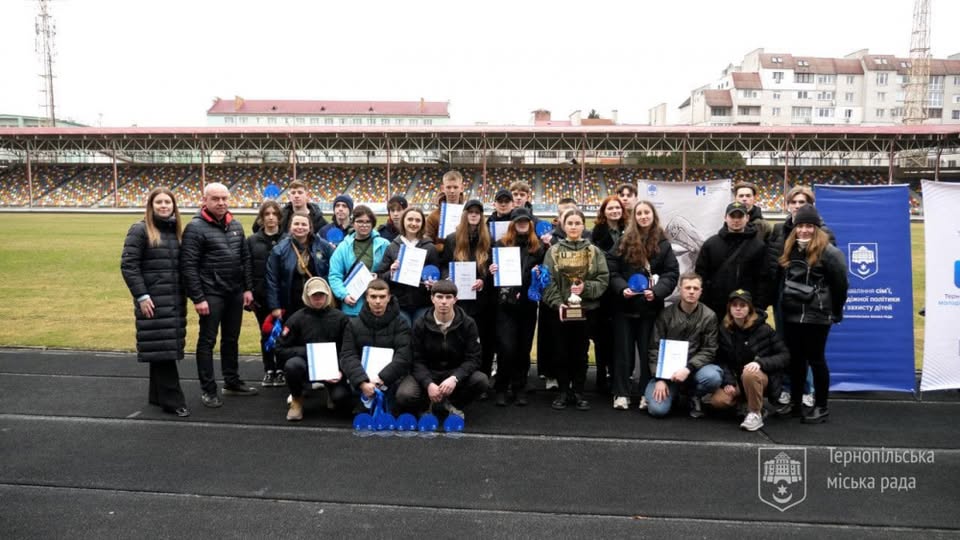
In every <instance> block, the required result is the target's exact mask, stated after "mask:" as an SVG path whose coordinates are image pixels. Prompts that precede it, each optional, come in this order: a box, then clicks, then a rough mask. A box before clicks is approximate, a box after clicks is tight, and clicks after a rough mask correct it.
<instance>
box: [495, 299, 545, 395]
mask: <svg viewBox="0 0 960 540" xmlns="http://www.w3.org/2000/svg"><path fill="white" fill-rule="evenodd" d="M536 328H537V305H536V304H533V303H531V302H521V303H519V304H513V305H506V304H501V305H499V306H497V378H496V381H495V382H494V385H493V388H494V390H495V391H497V392H505V391H506V390H507V388H508V387H509V388H513V389H514V390H515V391H516V390H522V389H523V388H524V387H526V385H527V374H528V373H529V372H530V348H531V347H533V334H534V332H535V331H536Z"/></svg>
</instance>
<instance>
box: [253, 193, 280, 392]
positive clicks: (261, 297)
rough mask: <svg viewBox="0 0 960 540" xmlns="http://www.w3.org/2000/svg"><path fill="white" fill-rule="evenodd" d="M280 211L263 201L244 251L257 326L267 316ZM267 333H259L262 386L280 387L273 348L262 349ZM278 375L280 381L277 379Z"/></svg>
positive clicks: (265, 342)
mask: <svg viewBox="0 0 960 540" xmlns="http://www.w3.org/2000/svg"><path fill="white" fill-rule="evenodd" d="M281 213H282V210H281V208H280V205H279V204H277V202H276V201H263V203H261V204H260V211H259V212H258V213H257V220H256V222H255V225H254V229H256V230H257V232H255V233H253V234H252V235H250V236H248V237H247V251H248V252H249V253H250V258H249V264H250V273H251V274H252V275H253V312H254V314H255V315H256V316H257V326H258V327H261V328H262V327H263V322H264V321H265V320H267V317H268V316H269V315H270V308H269V306H267V260H268V259H269V258H270V252H271V251H272V250H273V248H274V247H276V245H277V244H278V243H280V239H281V238H282V237H283V231H281V230H280V215H281ZM269 337H270V334H269V333H266V334H265V333H263V332H262V331H261V333H260V356H261V358H262V359H263V383H262V386H281V385H282V384H283V380H282V379H283V371H280V370H278V369H277V356H276V351H275V350H270V351H268V350H267V349H266V345H267V339H268V338H269ZM278 374H279V377H280V380H278V379H277V375H278Z"/></svg>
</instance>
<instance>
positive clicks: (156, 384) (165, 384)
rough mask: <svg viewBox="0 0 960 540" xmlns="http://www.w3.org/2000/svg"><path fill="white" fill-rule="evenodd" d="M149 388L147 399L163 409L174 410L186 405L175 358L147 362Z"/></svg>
mask: <svg viewBox="0 0 960 540" xmlns="http://www.w3.org/2000/svg"><path fill="white" fill-rule="evenodd" d="M149 364H150V390H149V395H148V398H147V399H148V401H149V402H150V403H151V404H153V405H158V406H160V407H161V408H163V410H165V411H175V410H177V409H178V408H180V407H186V406H187V400H186V399H185V398H184V397H183V390H181V389H180V373H179V371H177V361H176V360H164V361H160V362H149Z"/></svg>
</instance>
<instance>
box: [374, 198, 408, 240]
mask: <svg viewBox="0 0 960 540" xmlns="http://www.w3.org/2000/svg"><path fill="white" fill-rule="evenodd" d="M408 206H410V205H409V203H407V198H406V197H404V196H403V195H394V196H393V197H390V200H389V201H387V214H388V218H387V222H386V223H384V224H383V225H381V226H380V228H379V229H377V232H378V233H380V237H381V238H383V239H384V240H386V241H388V242H393V239H394V238H396V237H397V236H400V224H401V217H402V216H403V211H404V210H406V209H407V207H408Z"/></svg>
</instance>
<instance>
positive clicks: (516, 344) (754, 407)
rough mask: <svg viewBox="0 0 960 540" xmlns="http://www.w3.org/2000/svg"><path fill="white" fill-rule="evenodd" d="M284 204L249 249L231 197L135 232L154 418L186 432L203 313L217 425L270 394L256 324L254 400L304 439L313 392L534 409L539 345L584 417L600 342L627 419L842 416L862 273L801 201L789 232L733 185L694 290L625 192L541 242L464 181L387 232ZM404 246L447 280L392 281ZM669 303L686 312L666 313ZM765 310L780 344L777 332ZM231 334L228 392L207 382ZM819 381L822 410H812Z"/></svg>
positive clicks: (526, 189)
mask: <svg viewBox="0 0 960 540" xmlns="http://www.w3.org/2000/svg"><path fill="white" fill-rule="evenodd" d="M287 195H288V198H289V202H288V203H287V204H286V205H285V206H281V205H280V204H278V203H277V202H275V201H265V202H264V203H263V204H262V205H261V206H260V210H259V214H258V216H257V219H256V223H255V225H254V227H253V230H254V232H253V234H252V235H250V236H249V237H247V236H246V235H245V234H244V230H243V227H241V225H240V223H239V222H238V221H237V220H236V219H235V218H234V216H233V214H232V213H231V212H230V211H229V208H228V201H229V196H230V194H229V190H228V189H227V187H226V186H224V185H222V184H216V183H214V184H208V185H207V186H206V187H205V189H204V193H203V202H202V207H201V208H200V210H199V211H198V212H197V214H196V215H195V216H193V218H192V219H191V220H190V222H189V223H187V224H186V226H185V227H182V226H181V217H180V213H179V210H178V208H177V205H176V200H175V198H174V195H173V193H172V192H171V191H170V190H168V189H166V188H157V189H155V190H153V191H152V192H151V193H150V194H149V196H148V198H147V205H146V212H145V216H144V219H143V220H142V221H140V222H138V223H135V224H134V225H133V226H132V227H131V228H130V231H129V232H128V235H127V239H126V242H125V245H124V250H123V255H122V261H121V270H122V273H123V276H124V279H125V280H126V283H127V285H128V287H129V289H130V293H131V296H132V298H133V300H134V312H135V316H136V327H137V351H138V358H139V360H141V361H144V362H149V364H150V392H149V399H150V402H151V403H152V404H155V405H158V406H159V407H161V408H162V409H163V410H164V411H166V412H169V413H172V414H176V415H179V416H188V415H189V414H190V413H189V410H188V409H187V407H186V401H185V398H184V395H183V392H182V390H181V388H180V384H179V375H178V371H177V361H178V360H180V359H182V358H183V354H184V352H183V351H184V345H185V337H186V310H187V301H186V300H187V299H189V300H190V301H191V302H192V303H193V306H194V309H195V310H196V312H197V313H198V315H199V316H200V317H199V319H200V322H199V332H198V337H197V353H196V357H197V371H198V376H199V380H200V385H201V389H202V394H201V402H202V403H203V405H204V406H207V407H220V406H222V405H223V401H222V398H221V395H238V396H249V395H255V394H257V393H258V392H259V390H258V388H257V387H256V386H254V385H251V384H248V383H246V382H244V381H243V380H241V379H240V377H239V372H238V338H239V333H240V326H241V321H242V317H243V311H244V310H245V309H246V310H249V311H253V312H254V314H255V315H256V317H257V321H258V323H259V325H260V326H261V328H262V330H263V332H262V334H261V350H262V351H261V352H262V358H263V366H264V376H263V380H262V382H261V387H272V386H286V387H287V388H288V390H289V398H288V408H287V416H286V417H287V419H288V420H290V421H296V420H300V419H302V418H303V414H304V397H305V396H306V395H307V394H309V393H311V392H313V391H314V390H317V389H322V393H324V394H325V398H326V399H325V400H318V401H325V404H326V407H329V408H331V409H335V410H339V411H343V412H345V413H349V412H351V411H356V410H358V408H359V407H360V406H361V405H360V404H361V403H369V400H370V399H372V398H373V396H374V395H375V394H377V393H378V390H379V391H380V393H382V394H383V395H385V396H386V400H387V403H388V406H389V407H390V408H392V409H393V410H394V412H398V413H399V412H412V413H415V414H416V413H422V412H425V411H428V410H430V411H433V412H435V413H438V414H455V415H458V416H461V417H462V416H463V415H464V412H463V409H464V408H465V407H466V406H467V405H468V404H470V403H471V402H472V401H475V400H477V399H483V398H486V397H492V398H493V399H494V402H495V404H496V405H497V406H507V405H508V404H510V403H513V404H514V405H516V406H524V405H527V404H528V402H529V401H528V391H529V390H530V389H529V388H528V379H529V372H530V367H531V349H532V347H533V341H534V337H535V335H536V336H537V371H538V375H539V376H540V378H541V379H543V380H544V387H545V388H546V389H547V390H553V391H556V396H555V399H553V401H552V404H551V406H552V408H554V409H557V410H562V409H567V408H570V407H572V408H575V409H577V410H589V409H590V408H591V404H590V402H589V400H588V399H587V395H586V392H585V388H586V379H587V366H588V350H589V344H590V342H591V341H592V342H593V343H594V345H595V348H594V353H595V359H596V366H597V370H596V373H597V378H596V390H597V391H598V393H599V394H601V395H609V396H610V399H611V403H612V406H613V408H614V409H618V410H626V409H628V408H630V405H631V401H632V400H636V402H637V403H638V405H639V408H640V409H643V410H646V411H648V413H649V414H650V415H652V416H655V417H664V416H667V415H668V414H669V413H670V412H671V410H674V409H685V410H687V411H688V412H689V414H690V416H692V417H701V416H703V415H704V414H705V413H706V412H708V411H709V410H711V409H713V410H723V409H732V410H735V411H737V412H739V413H740V416H741V417H742V418H743V420H742V423H741V427H742V428H743V429H747V430H751V431H754V430H757V429H759V428H761V427H762V426H763V419H764V417H765V415H766V414H767V412H769V411H770V410H771V409H773V410H775V412H776V413H777V414H780V415H783V416H797V417H801V418H802V420H803V422H805V423H820V422H823V421H825V420H826V419H827V417H828V415H829V409H828V406H827V397H828V388H829V381H830V379H829V369H828V367H827V363H826V359H825V357H824V351H825V347H826V340H827V336H828V333H829V330H830V327H831V325H832V324H835V323H837V322H840V321H841V320H842V317H843V305H844V303H845V301H846V292H847V278H846V274H847V269H846V266H845V259H844V257H843V255H842V253H841V252H840V251H839V250H838V249H837V248H836V247H835V246H834V245H833V243H834V240H833V237H832V234H831V233H830V231H829V229H828V228H827V227H826V226H825V225H824V223H823V221H822V219H821V218H820V216H819V214H818V213H817V211H816V208H815V206H814V195H813V192H812V191H811V190H810V189H809V188H806V187H803V186H798V187H795V188H794V189H793V190H791V191H790V192H789V193H788V194H787V201H788V208H789V210H790V215H788V217H787V219H786V221H785V222H784V223H782V224H778V225H776V226H775V227H774V226H773V225H772V224H771V223H768V222H767V221H766V220H765V219H764V218H763V215H762V212H761V210H760V208H759V207H757V206H756V205H755V204H754V202H755V196H756V189H755V188H754V186H752V185H750V184H738V185H737V186H735V188H734V199H735V200H734V202H732V203H730V204H729V205H728V206H727V208H726V212H725V215H724V217H723V225H722V227H721V228H720V229H719V231H718V232H717V234H715V235H713V236H711V237H710V238H708V239H707V240H706V242H705V243H704V244H703V246H702V248H701V250H700V253H699V256H698V257H697V259H696V264H695V266H694V268H692V269H690V270H688V271H686V272H684V273H682V274H681V271H680V267H679V263H678V260H677V256H675V254H674V252H673V248H672V246H671V243H670V241H669V239H668V238H667V237H666V235H665V233H664V230H663V227H662V226H661V223H660V217H659V215H658V212H657V208H656V206H655V205H654V204H653V203H652V202H650V201H645V200H638V199H637V190H636V187H635V186H633V185H631V184H623V185H621V186H619V187H618V188H617V190H616V193H615V194H613V195H611V196H609V197H607V198H605V199H604V200H603V202H602V204H601V205H600V208H599V210H598V212H597V215H596V219H595V224H594V227H593V228H592V230H588V229H587V218H586V216H585V215H584V213H583V211H582V210H581V209H580V208H578V206H577V204H576V201H575V200H573V199H569V198H566V199H562V200H561V201H560V203H559V205H558V214H557V216H556V218H555V219H553V220H552V222H551V223H549V226H543V225H541V224H540V219H538V218H537V217H535V216H534V215H533V212H532V206H531V198H532V189H531V187H530V186H529V185H528V184H526V183H524V182H515V183H514V184H513V185H511V186H510V189H503V190H500V191H498V192H497V193H496V195H495V197H494V205H493V206H494V211H493V212H492V213H491V214H490V215H489V216H484V205H483V203H482V202H481V201H479V200H476V199H469V200H468V199H467V197H466V194H465V193H464V181H463V177H462V176H461V175H460V173H459V172H457V171H449V172H447V173H446V174H445V175H444V176H443V179H442V182H441V190H440V193H439V194H438V197H437V200H436V202H437V208H436V209H434V210H433V211H431V212H429V213H427V212H425V211H424V210H422V209H420V208H416V207H411V206H409V205H408V204H407V201H406V200H405V199H404V198H403V197H401V196H395V197H393V198H391V199H390V200H389V201H388V203H387V210H388V213H389V217H388V219H387V223H386V224H384V225H382V226H381V227H379V228H378V227H377V216H376V215H375V214H374V212H373V211H372V210H371V209H370V208H369V207H367V206H365V205H354V202H353V200H352V199H351V198H350V197H349V196H348V195H340V196H338V197H337V198H336V199H335V200H334V208H333V216H332V221H331V222H329V223H327V222H326V219H325V218H324V217H323V215H322V213H321V211H320V208H319V207H318V206H317V205H316V204H314V203H311V202H310V201H309V196H308V189H307V186H306V185H304V184H303V183H302V182H298V181H294V182H293V183H291V184H290V186H288V189H287ZM445 205H461V206H462V214H461V216H460V221H459V224H458V225H457V226H456V227H455V230H454V231H453V232H450V233H449V234H447V235H445V236H442V235H440V234H439V233H440V230H441V228H442V227H443V226H444V224H443V223H442V221H443V219H444V218H443V215H442V213H441V212H442V208H443V207H444V206H445ZM491 224H499V225H498V226H493V225H491ZM446 225H447V228H449V226H450V224H446ZM538 225H539V226H538ZM181 231H182V232H181ZM405 247H407V248H420V249H422V250H424V251H425V252H426V256H425V264H427V265H432V266H435V267H437V268H438V269H440V271H441V272H440V275H439V276H424V278H423V280H422V281H421V282H420V283H419V285H410V284H403V283H398V282H396V281H395V278H396V275H397V272H398V267H399V264H400V260H401V257H402V253H403V250H404V248H405ZM497 247H510V248H519V252H520V266H521V269H520V270H521V276H522V283H521V284H520V285H519V286H506V287H497V286H496V283H498V280H497V279H496V276H497V274H498V272H499V271H500V268H499V267H498V264H497V262H496V260H495V259H494V257H493V248H497ZM450 263H472V264H470V266H471V267H472V266H474V265H475V267H476V268H475V274H476V279H475V280H474V281H473V282H472V283H466V284H464V283H459V284H458V283H454V281H452V280H453V279H454V276H451V275H450V271H451V270H450V268H451V267H452V265H451V264H450ZM360 265H362V266H363V267H365V269H366V270H367V271H368V272H370V273H371V274H372V280H371V281H369V284H368V285H367V288H366V290H365V292H364V293H363V294H360V295H357V293H356V292H353V293H351V291H350V287H348V282H349V280H350V277H351V276H352V275H354V274H355V273H356V272H357V270H358V269H359V268H358V266H360ZM471 279H472V278H471ZM458 285H459V288H458ZM463 287H467V288H469V289H470V290H472V292H473V293H474V294H471V295H469V296H470V298H469V299H467V298H458V296H459V294H458V291H459V290H464V289H463ZM537 291H539V294H535V292H537ZM675 291H678V293H679V299H678V300H677V301H675V302H673V303H671V304H669V305H668V304H667V302H666V300H667V298H668V297H671V295H673V294H674V292H675ZM355 295H357V296H355ZM771 306H772V307H773V312H774V315H775V318H776V330H774V329H773V328H772V327H771V326H770V325H768V324H767V323H766V312H767V308H768V307H771ZM274 326H276V327H278V328H279V329H282V330H281V331H280V332H279V335H278V333H277V332H274V331H272V329H273V328H274ZM538 329H539V330H538ZM218 333H219V334H220V355H221V365H222V373H223V389H222V392H221V391H220V389H219V388H218V385H217V381H216V379H215V377H214V364H213V347H214V344H215V343H216V339H217V335H218ZM671 342H686V349H687V353H686V354H687V362H686V364H685V366H683V367H682V368H679V369H675V370H674V371H673V372H665V370H664V369H663V365H662V356H663V353H662V349H663V348H664V347H663V346H662V345H663V344H664V343H671ZM330 343H333V344H335V347H336V351H337V363H338V367H339V374H338V375H337V376H335V377H332V378H327V379H326V380H320V381H317V380H311V379H312V377H311V376H310V367H309V363H310V362H309V356H310V355H309V353H308V349H309V348H310V346H311V345H312V344H330ZM368 348H378V349H388V350H390V351H391V354H392V357H391V358H390V361H389V363H387V364H386V366H385V367H383V368H382V369H381V370H380V371H379V372H377V373H368V372H367V370H366V369H365V368H364V361H363V358H364V357H365V352H368V351H367V349H368ZM494 361H496V369H495V370H494ZM808 367H809V369H810V371H812V374H813V392H812V393H813V396H814V398H815V401H814V403H805V402H804V394H805V393H806V391H805V387H804V384H805V380H806V378H807V372H808ZM783 383H788V384H789V391H788V392H783V391H782V389H783V388H784V387H785V385H784V384H783ZM765 398H767V399H766V403H769V405H765ZM680 403H684V404H685V407H683V406H681V405H680Z"/></svg>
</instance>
